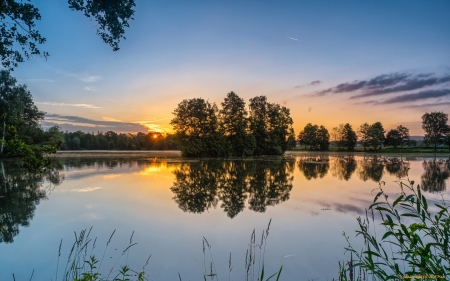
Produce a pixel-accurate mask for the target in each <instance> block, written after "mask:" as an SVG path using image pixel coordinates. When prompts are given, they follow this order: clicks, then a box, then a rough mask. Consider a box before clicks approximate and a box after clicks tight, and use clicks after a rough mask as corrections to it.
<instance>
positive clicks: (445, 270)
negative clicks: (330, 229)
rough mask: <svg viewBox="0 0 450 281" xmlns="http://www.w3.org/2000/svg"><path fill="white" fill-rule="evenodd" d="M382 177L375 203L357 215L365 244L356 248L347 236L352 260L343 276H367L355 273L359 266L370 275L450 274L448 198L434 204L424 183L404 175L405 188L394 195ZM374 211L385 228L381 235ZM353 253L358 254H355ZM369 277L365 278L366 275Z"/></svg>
mask: <svg viewBox="0 0 450 281" xmlns="http://www.w3.org/2000/svg"><path fill="white" fill-rule="evenodd" d="M384 185H385V183H384V182H381V183H380V186H379V188H378V192H377V194H376V196H375V198H374V201H373V204H372V205H371V206H370V207H369V209H368V210H369V213H371V218H369V215H368V212H366V216H365V218H361V217H359V218H358V219H357V221H358V225H359V229H358V230H357V231H356V233H357V236H360V237H362V238H363V239H364V248H363V249H362V250H360V251H357V250H355V249H354V248H353V247H352V245H351V243H350V242H349V237H348V236H347V235H346V234H345V233H343V235H344V237H345V238H346V239H347V242H348V247H346V250H347V251H349V252H350V253H351V261H350V262H349V263H347V264H343V265H342V266H341V273H340V276H339V279H340V280H365V278H366V276H365V274H364V276H355V271H356V269H358V268H359V269H360V270H362V272H367V278H368V280H406V279H409V280H448V278H449V277H450V247H449V246H450V245H449V241H450V212H449V208H450V206H449V204H448V200H445V199H444V197H443V196H442V198H441V200H440V202H436V203H434V204H433V205H431V206H429V205H428V202H427V199H426V198H425V196H424V194H423V193H422V191H421V187H420V185H415V184H414V181H412V180H410V179H409V178H408V177H406V178H405V179H403V180H400V181H398V185H399V187H400V190H399V191H400V192H399V193H398V194H397V195H396V196H397V197H396V198H395V199H394V200H391V199H389V196H388V194H386V192H385V191H384V190H383V186H384ZM374 212H378V213H379V215H380V217H381V220H382V223H381V226H382V227H383V228H384V233H383V234H382V237H381V239H380V238H379V236H377V233H376V231H375V228H374V227H373V228H371V227H370V223H371V222H372V223H375V219H374ZM353 256H354V257H355V259H354V260H353ZM363 278H364V279H363Z"/></svg>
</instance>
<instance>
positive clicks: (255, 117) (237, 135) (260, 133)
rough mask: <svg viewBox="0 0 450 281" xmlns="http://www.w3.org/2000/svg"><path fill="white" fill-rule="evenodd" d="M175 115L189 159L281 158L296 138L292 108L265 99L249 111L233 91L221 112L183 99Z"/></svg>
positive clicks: (175, 126)
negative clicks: (293, 137) (290, 109)
mask: <svg viewBox="0 0 450 281" xmlns="http://www.w3.org/2000/svg"><path fill="white" fill-rule="evenodd" d="M173 114H174V115H175V117H174V118H173V119H172V121H171V122H170V123H171V124H172V126H173V129H174V131H175V137H176V140H177V142H178V144H179V145H180V147H181V152H182V155H183V156H186V157H232V156H237V157H243V156H252V155H280V154H282V153H283V152H284V151H286V150H287V149H288V148H289V146H290V145H292V137H291V136H294V130H293V128H292V124H293V121H292V118H291V117H290V112H289V109H288V108H286V107H284V106H280V105H278V104H274V103H269V102H267V99H266V97H265V96H259V97H255V98H253V99H250V105H249V112H247V110H246V109H245V102H244V100H243V99H241V98H240V97H239V96H237V95H236V94H235V93H234V92H230V93H229V94H228V95H227V97H226V98H225V100H224V102H223V103H222V109H221V110H220V111H219V109H218V107H217V106H216V104H215V103H213V104H211V103H209V102H208V101H205V100H204V99H202V98H195V99H190V100H183V101H182V102H181V103H179V104H178V107H177V108H176V109H175V111H174V112H173ZM247 116H248V117H247ZM289 137H291V141H289V140H290V139H289Z"/></svg>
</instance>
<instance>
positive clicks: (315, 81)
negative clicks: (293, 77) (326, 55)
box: [294, 80, 321, 89]
mask: <svg viewBox="0 0 450 281" xmlns="http://www.w3.org/2000/svg"><path fill="white" fill-rule="evenodd" d="M320 83H321V81H319V80H314V81H312V82H311V83H308V84H305V85H299V86H295V87H294V89H298V88H303V87H306V86H315V85H319V84H320Z"/></svg>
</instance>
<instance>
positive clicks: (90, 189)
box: [61, 186, 102, 193]
mask: <svg viewBox="0 0 450 281" xmlns="http://www.w3.org/2000/svg"><path fill="white" fill-rule="evenodd" d="M99 189H102V188H101V187H100V186H94V187H85V188H74V189H66V190H61V192H62V193H65V192H82V193H84V192H92V191H95V190H99Z"/></svg>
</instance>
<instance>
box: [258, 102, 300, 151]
mask: <svg viewBox="0 0 450 281" xmlns="http://www.w3.org/2000/svg"><path fill="white" fill-rule="evenodd" d="M249 108H250V111H249V112H250V118H249V120H250V132H251V134H252V135H253V136H254V137H255V139H256V149H255V153H254V154H255V155H278V154H282V153H283V152H284V151H286V150H287V148H288V138H289V136H291V135H294V129H293V128H292V124H293V121H292V118H291V116H290V111H289V109H288V108H286V107H284V106H280V105H279V104H275V103H269V102H267V98H266V97H265V96H259V97H254V98H252V99H250V105H249Z"/></svg>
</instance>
